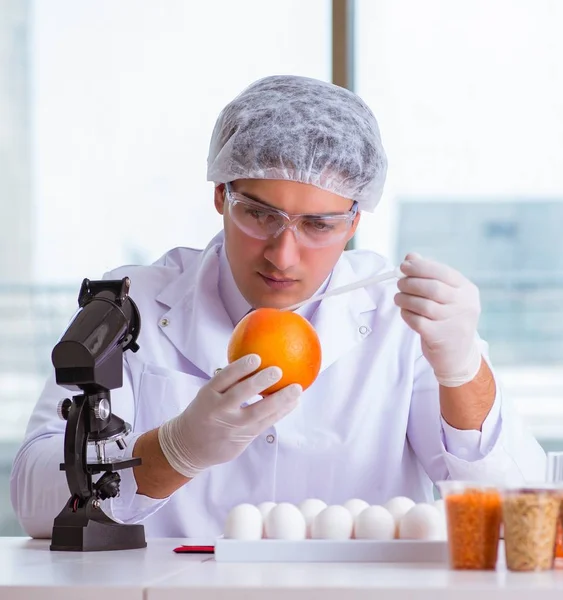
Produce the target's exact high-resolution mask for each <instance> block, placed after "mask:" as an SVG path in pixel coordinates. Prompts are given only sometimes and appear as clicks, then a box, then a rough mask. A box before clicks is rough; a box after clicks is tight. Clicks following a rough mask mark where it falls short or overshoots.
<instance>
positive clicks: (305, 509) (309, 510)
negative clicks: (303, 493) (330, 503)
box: [299, 498, 326, 538]
mask: <svg viewBox="0 0 563 600" xmlns="http://www.w3.org/2000/svg"><path fill="white" fill-rule="evenodd" d="M325 508H326V502H324V501H323V500H319V499H318V498H308V499H307V500H303V502H301V504H299V510H300V511H301V513H302V514H303V516H304V517H305V523H306V525H307V537H308V538H310V537H311V525H312V524H313V520H314V519H315V517H316V516H317V515H318V514H319V513H320V512H321V510H323V509H325Z"/></svg>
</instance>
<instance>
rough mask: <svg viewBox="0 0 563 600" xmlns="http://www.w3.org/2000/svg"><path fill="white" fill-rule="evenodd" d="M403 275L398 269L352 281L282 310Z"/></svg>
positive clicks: (293, 308) (399, 277) (292, 308)
mask: <svg viewBox="0 0 563 600" xmlns="http://www.w3.org/2000/svg"><path fill="white" fill-rule="evenodd" d="M404 276H405V274H404V273H403V272H402V271H401V270H400V269H399V267H397V268H395V269H393V270H392V271H386V272H385V273H380V274H379V275H371V276H370V277H366V278H365V279H360V280H359V281H354V283H349V284H348V285H343V286H342V287H339V288H335V289H334V290H330V291H329V292H325V293H324V294H319V295H318V296H311V298H307V300H302V301H301V302H298V303H297V304H292V305H291V306H288V307H287V308H284V309H282V310H295V309H297V308H301V307H302V306H305V304H309V303H311V302H318V301H319V300H322V299H323V298H328V297H330V296H339V295H340V294H345V293H346V292H351V291H352V290H357V289H359V288H363V287H365V286H366V285H372V284H374V283H380V282H381V281H387V279H401V278H402V277H404Z"/></svg>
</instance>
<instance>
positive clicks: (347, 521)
mask: <svg viewBox="0 0 563 600" xmlns="http://www.w3.org/2000/svg"><path fill="white" fill-rule="evenodd" d="M353 528H354V519H352V515H351V514H350V511H349V510H348V509H347V508H344V506H341V505H339V504H333V505H332V506H327V507H326V508H324V509H323V510H322V511H321V512H320V513H319V514H318V515H317V516H316V517H315V518H314V520H313V524H312V526H311V537H313V538H315V539H318V540H348V539H350V538H351V537H352V530H353Z"/></svg>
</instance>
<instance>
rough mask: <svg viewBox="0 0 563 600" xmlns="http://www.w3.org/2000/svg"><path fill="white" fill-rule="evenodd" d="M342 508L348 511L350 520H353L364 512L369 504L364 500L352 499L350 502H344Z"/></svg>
mask: <svg viewBox="0 0 563 600" xmlns="http://www.w3.org/2000/svg"><path fill="white" fill-rule="evenodd" d="M343 506H344V508H347V509H348V510H349V511H350V514H351V515H352V519H355V518H356V517H357V516H358V515H359V514H360V513H361V512H362V510H365V509H366V508H367V507H368V506H369V503H368V502H366V501H365V500H359V499H358V498H352V499H351V500H347V501H346V502H344V504H343Z"/></svg>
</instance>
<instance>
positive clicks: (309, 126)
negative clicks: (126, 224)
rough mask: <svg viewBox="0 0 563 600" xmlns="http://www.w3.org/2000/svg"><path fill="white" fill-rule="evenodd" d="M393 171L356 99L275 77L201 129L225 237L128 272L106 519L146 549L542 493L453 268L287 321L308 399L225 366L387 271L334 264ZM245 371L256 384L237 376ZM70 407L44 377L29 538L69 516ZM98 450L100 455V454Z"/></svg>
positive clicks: (378, 264)
mask: <svg viewBox="0 0 563 600" xmlns="http://www.w3.org/2000/svg"><path fill="white" fill-rule="evenodd" d="M386 166H387V161H386V157H385V153H384V150H383V147H382V145H381V140H380V135H379V129H378V126H377V122H376V120H375V118H374V116H373V114H372V113H371V111H370V110H369V108H368V107H367V106H366V105H365V104H364V103H363V102H362V101H361V100H360V99H359V98H358V97H357V96H356V95H354V94H352V93H350V92H349V91H347V90H344V89H342V88H338V87H336V86H333V85H331V84H328V83H323V82H320V81H315V80H312V79H307V78H301V77H288V76H275V77H268V78H265V79H263V80H260V81H258V82H256V83H255V84H253V85H252V86H250V87H249V88H247V89H246V90H244V92H243V93H241V94H240V95H239V96H238V97H237V98H235V99H234V100H233V101H232V102H231V103H230V104H229V105H228V106H227V107H226V108H225V109H224V110H223V112H222V113H221V115H220V117H219V119H218V121H217V124H216V127H215V129H214V132H213V136H212V140H211V146H210V152H209V158H208V179H209V180H210V181H213V182H215V186H216V187H215V199H214V200H215V206H216V208H217V210H218V211H219V213H221V214H222V215H223V220H224V228H223V231H221V232H220V233H219V234H218V235H217V236H216V237H215V238H214V239H213V240H211V241H210V243H209V245H208V246H207V248H205V249H204V250H195V249H191V248H176V249H174V250H171V251H170V252H168V253H167V254H166V255H165V256H163V257H162V258H161V259H160V260H158V261H157V262H156V263H155V264H153V265H151V266H129V267H122V268H118V269H116V270H114V271H112V272H110V273H108V275H107V276H108V277H109V278H111V279H119V278H122V277H124V276H128V277H130V279H131V282H132V285H131V296H132V297H133V299H134V300H135V301H136V303H137V305H138V307H139V309H140V312H141V316H142V332H141V336H140V339H139V344H140V347H141V349H140V351H139V352H137V353H136V354H133V353H130V352H127V353H126V354H125V356H124V360H125V362H124V385H123V387H122V388H120V389H118V390H113V391H112V404H113V410H114V412H115V413H116V414H118V415H119V416H121V417H122V418H124V419H125V420H126V421H127V422H129V423H131V424H132V426H133V432H132V433H131V435H130V436H129V445H128V447H127V448H126V449H125V450H119V449H118V448H117V447H116V448H115V449H114V452H113V454H114V455H115V456H117V457H120V458H126V457H129V456H139V457H141V458H142V461H143V462H142V465H141V466H140V467H136V468H135V469H129V470H125V471H121V472H120V473H121V477H122V481H121V494H120V496H119V497H118V498H116V499H113V500H108V501H105V503H104V504H105V505H106V506H105V510H106V511H108V512H110V513H111V514H112V515H113V516H114V518H116V519H119V520H121V521H123V522H127V523H133V522H140V521H142V522H143V523H144V524H145V528H146V531H147V535H149V536H177V537H187V536H213V535H217V534H220V533H221V531H222V527H223V523H224V519H225V517H226V514H227V512H228V511H229V510H230V509H231V508H232V507H233V506H234V505H236V504H238V503H242V502H250V503H254V504H258V503H260V502H263V501H266V500H271V501H288V502H295V503H297V502H300V501H302V500H304V499H306V498H310V497H316V498H320V499H322V500H324V501H325V502H327V503H343V502H344V501H346V500H347V499H350V498H362V499H364V500H366V501H368V502H369V503H371V504H382V503H384V502H386V501H387V500H388V499H390V498H391V497H393V496H397V495H405V496H409V497H410V498H412V499H413V500H415V501H426V500H431V499H432V497H433V482H436V481H438V480H442V479H448V478H452V479H470V480H485V481H492V482H517V483H519V482H523V481H525V480H529V479H533V480H538V479H542V478H543V475H544V459H545V456H544V453H543V451H542V449H541V448H540V446H539V445H538V443H537V442H536V441H535V440H534V439H533V437H532V436H531V435H530V434H529V433H528V432H527V431H526V430H525V428H524V427H523V425H522V423H521V421H520V419H519V417H518V415H517V414H516V413H515V411H514V409H513V408H512V406H511V404H510V400H509V399H508V398H507V397H506V396H505V395H504V394H503V392H502V390H501V387H500V386H499V382H498V381H497V379H496V378H495V375H494V371H493V369H492V366H491V364H490V361H489V359H488V356H487V346H486V344H485V343H484V342H483V341H482V340H480V338H479V336H478V334H477V324H478V317H479V312H480V306H479V293H478V290H477V289H476V287H475V286H474V285H473V284H472V283H471V282H470V281H468V280H467V279H466V278H465V277H464V276H463V275H462V274H460V273H458V272H457V271H455V270H453V269H452V268H450V267H448V266H446V265H443V264H439V263H436V262H433V261H431V260H427V259H425V258H423V257H420V256H418V255H416V254H411V255H408V256H407V257H406V258H405V260H404V262H403V263H402V264H401V265H400V267H401V270H402V272H403V273H404V274H405V277H404V278H403V279H400V280H399V281H398V282H397V281H392V282H389V283H382V284H377V285H372V286H368V287H365V288H362V289H358V290H356V291H353V292H350V293H349V294H345V295H340V296H335V297H333V298H327V299H325V300H322V301H319V302H313V303H310V304H308V305H306V306H304V307H303V308H302V309H299V312H300V313H301V314H303V315H304V316H305V317H306V318H307V319H309V320H310V322H311V323H312V324H313V326H314V327H315V329H316V330H317V332H318V335H319V337H320V340H321V344H322V366H321V371H320V374H319V376H318V378H317V380H316V381H315V382H314V384H313V385H312V386H311V387H310V388H308V389H307V390H306V391H305V392H303V391H302V390H301V388H300V387H299V386H298V385H291V386H288V387H286V388H284V389H282V390H280V391H279V392H277V393H275V394H273V395H270V396H267V397H265V398H264V399H262V400H259V401H258V402H251V403H250V404H247V401H249V400H251V399H252V398H255V397H256V395H257V394H259V393H260V391H262V390H264V389H266V388H267V387H269V386H270V385H271V384H272V383H273V382H274V381H277V380H278V379H279V377H280V375H281V372H280V370H279V369H278V368H277V367H271V368H266V369H260V364H259V363H260V359H259V357H257V356H247V357H244V358H242V359H240V360H239V361H237V362H235V363H233V364H231V365H228V366H227V357H226V350H227V344H228V341H229V338H230V336H231V334H232V331H233V328H234V326H235V324H236V323H237V322H238V321H239V320H240V319H241V318H242V317H243V316H244V315H245V314H246V313H247V312H248V311H249V310H251V309H252V308H256V307H260V306H270V307H284V306H289V305H291V304H293V303H296V302H298V301H300V300H303V299H305V298H310V297H312V296H314V295H315V294H319V293H322V292H323V291H326V290H331V289H335V288H337V287H340V286H342V285H346V284H349V283H351V282H353V281H357V280H359V279H362V278H364V277H367V276H369V275H372V274H375V273H378V272H384V271H386V270H389V269H391V268H393V265H391V264H390V263H389V262H388V261H387V260H386V259H384V258H383V257H381V256H379V255H377V254H375V253H373V252H368V251H362V250H356V251H350V252H344V248H345V246H346V244H347V242H348V241H349V240H350V239H351V237H352V235H353V234H354V231H355V229H356V227H357V225H358V221H359V219H360V215H361V212H362V211H364V210H366V211H372V210H373V209H374V208H375V206H376V205H377V203H378V201H379V199H380V197H381V193H382V189H383V183H384V180H385V175H386ZM253 372H255V374H254V375H252V376H251V377H247V376H248V375H250V374H251V373H253ZM65 395H67V392H66V391H65V390H64V389H62V388H59V387H58V386H57V385H56V384H55V383H54V380H53V379H52V380H50V381H49V382H48V383H47V385H46V387H45V389H44V391H43V393H42V394H41V397H40V398H39V401H38V404H37V406H36V407H35V410H34V412H33V414H32V416H31V419H30V422H29V426H28V429H27V433H26V437H25V440H24V442H23V444H22V447H21V449H20V451H19V453H18V455H17V457H16V460H15V462H14V467H13V474H12V481H11V485H12V502H13V505H14V508H15V510H16V513H17V515H18V517H19V519H20V521H21V523H22V524H23V527H24V528H25V530H26V531H27V532H28V533H29V534H30V535H32V536H35V537H48V536H50V534H51V528H52V524H53V519H54V517H55V516H56V515H57V514H58V512H59V511H60V510H61V508H62V506H63V505H64V503H65V502H66V501H67V497H68V488H67V484H66V480H65V476H64V473H62V472H60V471H59V463H60V462H61V458H62V454H63V432H64V422H63V421H61V420H59V419H58V418H57V414H56V406H57V403H58V401H59V400H60V399H61V398H63V397H65ZM108 451H109V449H108Z"/></svg>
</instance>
